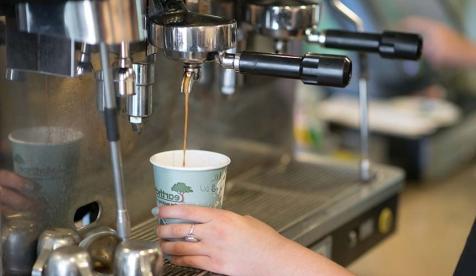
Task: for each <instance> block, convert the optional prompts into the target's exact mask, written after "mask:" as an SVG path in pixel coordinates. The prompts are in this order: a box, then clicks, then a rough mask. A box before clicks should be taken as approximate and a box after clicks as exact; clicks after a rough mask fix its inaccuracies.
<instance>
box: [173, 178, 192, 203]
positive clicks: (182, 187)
mask: <svg viewBox="0 0 476 276" xmlns="http://www.w3.org/2000/svg"><path fill="white" fill-rule="evenodd" d="M172 191H174V192H176V193H178V194H179V195H180V201H179V202H183V201H184V199H185V197H184V195H185V193H193V190H192V187H190V186H187V184H185V183H183V182H178V183H175V184H174V185H173V186H172Z"/></svg>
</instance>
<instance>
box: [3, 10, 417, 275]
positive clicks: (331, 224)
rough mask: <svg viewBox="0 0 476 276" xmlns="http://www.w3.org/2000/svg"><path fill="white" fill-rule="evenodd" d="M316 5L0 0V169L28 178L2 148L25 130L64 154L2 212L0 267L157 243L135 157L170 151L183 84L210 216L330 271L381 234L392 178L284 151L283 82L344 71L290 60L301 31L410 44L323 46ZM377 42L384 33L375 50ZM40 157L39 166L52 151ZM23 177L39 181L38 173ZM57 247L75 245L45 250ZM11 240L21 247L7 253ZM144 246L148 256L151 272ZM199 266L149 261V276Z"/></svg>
mask: <svg viewBox="0 0 476 276" xmlns="http://www.w3.org/2000/svg"><path fill="white" fill-rule="evenodd" d="M276 6H278V7H276ZM281 6H283V7H281ZM309 7H311V8H309ZM319 7H320V4H319V3H318V2H310V1H294V0H292V1H228V0H211V1H206V0H190V1H181V0H153V1H152V0H151V1H139V0H101V1H99V0H97V1H96V0H93V1H91V0H75V1H66V0H51V1H40V0H30V1H27V0H10V1H8V2H6V3H5V4H2V5H1V6H0V13H1V15H2V26H4V27H5V39H4V40H3V39H1V40H0V41H4V42H5V44H4V46H2V47H1V51H2V53H1V56H2V57H3V58H0V61H1V62H0V68H1V70H2V71H3V72H5V73H4V74H5V76H6V77H5V79H1V80H0V82H1V86H0V87H2V90H4V91H2V92H3V93H2V94H1V96H0V162H1V163H0V169H2V170H3V171H9V172H15V173H16V174H19V175H21V176H22V177H25V178H29V175H28V174H27V173H24V174H22V172H31V173H32V174H33V173H35V172H37V171H38V170H36V171H35V170H27V169H28V168H26V169H24V170H23V171H22V170H19V168H24V166H25V165H24V162H23V163H22V160H20V158H17V154H16V153H15V152H18V151H19V150H21V149H22V145H23V144H35V142H31V141H30V140H28V139H33V138H31V137H30V136H28V137H27V138H24V139H25V141H22V138H21V137H22V136H21V135H18V134H17V133H18V131H19V130H20V133H21V130H25V129H31V128H35V129H38V128H40V129H41V128H44V127H48V128H54V129H59V130H60V131H58V132H59V134H58V137H60V138H58V140H59V142H58V144H60V145H63V146H64V145H67V146H66V147H67V148H68V150H69V151H71V152H74V153H73V154H69V155H68V160H70V159H74V160H75V162H71V164H73V165H71V166H74V168H69V169H68V173H67V174H66V175H67V177H64V176H63V177H62V178H59V180H58V179H57V178H55V180H54V181H56V182H51V179H48V181H50V182H48V183H54V185H56V184H58V181H59V182H60V183H61V185H60V186H61V187H62V189H61V190H55V189H50V191H49V192H46V191H45V189H44V188H43V190H42V189H41V188H32V191H30V194H28V193H27V192H24V191H20V192H19V193H20V194H21V195H22V196H23V197H25V198H27V199H29V200H31V201H35V202H36V197H35V196H36V195H43V196H42V200H39V201H41V204H38V205H32V206H35V208H32V209H33V210H23V209H18V208H17V209H15V208H13V207H12V208H10V209H12V210H8V212H6V211H5V212H3V211H2V217H1V219H2V221H1V227H2V247H1V255H2V266H1V273H2V275H26V274H31V272H32V270H33V274H34V275H45V273H46V274H48V271H50V270H49V269H50V268H51V267H55V265H54V261H55V260H59V259H60V257H61V256H73V255H74V256H76V257H75V258H76V259H78V260H82V262H83V263H88V257H85V256H86V255H87V253H90V255H92V253H91V252H92V251H84V250H83V249H85V248H86V249H88V248H90V247H91V246H92V245H91V244H94V243H93V242H92V241H96V239H98V240H101V241H104V238H105V237H107V241H108V242H104V243H103V244H108V245H111V244H114V245H115V246H114V248H115V247H116V245H117V244H119V243H120V245H119V246H117V248H118V250H119V251H120V250H122V251H120V252H128V251H131V250H140V249H141V248H142V249H148V250H149V251H150V250H152V249H151V248H149V247H150V244H143V243H141V241H142V242H145V241H154V240H156V239H157V238H156V236H155V228H156V224H157V221H156V219H155V218H153V217H152V215H151V214H150V210H151V209H152V208H153V207H154V206H155V204H156V203H155V197H154V187H153V186H154V185H153V176H152V170H151V168H150V165H149V164H148V159H149V157H150V156H151V155H153V154H154V153H157V152H160V151H164V150H168V149H176V148H178V147H179V146H180V142H181V141H180V140H181V139H180V138H181V137H182V134H181V127H182V116H183V115H182V114H181V112H179V111H181V102H182V101H183V97H182V96H181V94H183V93H189V94H190V97H191V102H190V114H191V117H190V129H189V137H190V143H191V144H190V146H189V147H190V148H194V149H208V150H213V151H217V152H223V153H225V154H227V155H228V156H230V157H231V159H232V165H231V167H230V169H229V170H230V171H229V176H228V177H229V181H228V183H227V187H226V192H225V202H224V208H225V209H229V210H232V211H235V212H238V213H241V214H250V215H253V216H255V217H256V218H258V219H261V220H263V221H264V222H266V223H268V224H270V225H271V226H272V227H274V228H275V229H277V230H278V231H280V233H282V234H283V235H284V236H286V237H288V238H290V239H293V240H295V241H297V242H299V243H301V244H302V245H304V246H306V247H309V248H311V249H313V250H315V251H316V252H319V253H321V254H324V255H326V256H328V257H329V258H331V259H333V260H335V261H337V262H339V263H341V264H343V265H347V264H349V263H350V262H351V261H353V260H354V259H356V258H357V257H358V256H360V255H361V254H363V253H364V252H366V251H367V250H368V249H370V248H371V247H373V246H374V245H376V244H378V243H379V242H380V241H382V240H383V239H384V238H386V237H387V236H389V235H391V234H392V233H393V231H394V230H395V221H396V213H397V205H398V195H399V192H400V190H401V188H402V185H403V173H402V172H401V171H400V170H399V169H396V168H390V167H386V166H381V165H377V164H376V165H374V166H373V167H372V176H373V177H367V178H365V179H363V178H362V173H361V169H358V167H357V166H355V164H347V163H342V162H337V161H335V160H331V159H329V158H325V157H320V156H314V155H304V154H303V155H295V154H294V151H293V145H294V137H293V98H294V95H293V91H294V90H295V89H296V81H295V80H301V81H302V82H304V83H305V84H308V85H325V86H333V87H344V86H346V85H347V84H348V82H349V80H350V78H351V72H352V63H351V61H350V60H349V59H348V58H347V57H345V56H334V55H320V54H317V53H309V54H305V55H303V54H302V53H301V50H300V49H301V43H302V40H303V39H304V37H306V38H307V39H308V40H309V41H314V39H315V40H316V41H317V42H319V43H323V44H325V43H326V41H327V43H329V41H333V40H334V41H336V42H334V44H332V43H330V44H328V46H329V47H338V48H339V47H340V48H345V47H351V48H352V49H356V50H367V51H373V50H375V49H380V50H381V52H382V55H391V56H395V57H403V58H416V56H417V55H419V51H420V49H421V40H420V39H419V37H417V36H411V35H405V34H394V33H392V34H391V38H392V39H388V38H387V37H386V35H385V34H384V35H383V36H378V35H375V34H373V35H372V34H361V33H351V32H342V33H339V32H335V33H332V35H334V39H331V38H330V37H332V35H331V33H330V32H328V33H326V34H325V35H323V34H318V33H316V27H317V24H318V21H319V12H320V11H319ZM270 11H272V12H276V14H273V13H271V14H270ZM289 12H291V13H290V14H289ZM268 23H269V24H270V25H269V27H270V28H271V29H270V30H269V32H268V30H267V25H266V24H268ZM289 23H292V26H289ZM293 28H294V29H293ZM359 31H361V30H359ZM283 35H284V37H286V38H285V39H284V38H282V36H283ZM270 36H271V37H273V38H276V40H275V41H273V40H270V39H269V37H270ZM361 36H363V38H362V39H360V38H361ZM369 36H371V37H369ZM349 37H350V38H349ZM382 37H383V38H382ZM291 38H292V39H291ZM359 39H360V40H359ZM376 40H378V41H383V42H382V43H381V44H378V46H375V44H373V43H374V42H375V41H376ZM388 41H390V42H388ZM363 44H364V46H362V45H363ZM365 45H367V46H368V47H367V48H365V47H366V46H365ZM72 133H74V134H75V135H72ZM55 135H56V134H54V135H53V138H51V137H49V138H51V139H52V140H55V139H56V138H55V137H56V136H55ZM71 136H74V137H76V138H75V139H74V142H70V141H69V140H68V139H70V140H72V138H71ZM18 137H20V138H18ZM66 140H68V142H65V141H66ZM18 141H20V142H18ZM52 143H53V144H54V142H52ZM18 144H20V145H18ZM69 145H71V146H69ZM73 145H74V146H73ZM58 147H59V146H58ZM73 147H74V150H71V148H73ZM48 150H50V151H51V149H48ZM14 153H15V154H14ZM42 158H44V159H40V162H39V163H41V164H54V163H55V159H57V158H56V157H55V155H51V156H49V158H48V154H46V157H42ZM58 158H60V157H58ZM61 158H66V157H64V156H61ZM60 163H61V162H60ZM63 163H64V162H63ZM22 166H23V167H22ZM51 166H52V165H50V167H51ZM71 166H70V167H71ZM361 167H362V166H361ZM367 167H368V166H367ZM46 171H47V172H51V171H55V170H52V169H51V168H48V170H46ZM111 172H112V173H111ZM31 178H33V179H34V182H38V183H40V186H41V183H42V181H47V180H45V177H43V178H38V180H36V179H35V177H33V176H32V177H31ZM38 183H37V184H38ZM45 183H46V182H45ZM51 185H53V184H51ZM54 185H53V186H54ZM33 186H35V185H33ZM14 190H15V191H19V190H20V189H14ZM144 195H150V196H144ZM2 202H4V200H2ZM37 206H38V207H37ZM2 210H3V209H2ZM58 227H61V228H60V229H62V230H60V229H58ZM104 227H107V229H104ZM65 229H70V230H71V231H69V230H65ZM98 229H99V230H98ZM45 230H46V232H45ZM48 231H50V232H48ZM45 233H46V234H45ZM38 240H39V241H38ZM56 244H61V245H64V244H67V245H68V246H69V245H79V247H81V248H69V249H68V248H63V249H61V251H62V252H60V253H61V254H63V255H61V254H60V253H55V254H53V253H54V252H56V251H57V250H59V249H56V247H55V246H56ZM48 246H49V247H48ZM37 247H38V248H40V249H42V250H37ZM109 247H111V246H109ZM20 248H21V250H22V251H23V252H28V254H23V255H21V254H18V253H17V252H18V250H19V249H20ZM109 249H110V248H109ZM112 251H113V250H112ZM112 251H111V250H109V251H108V252H112ZM45 252H48V253H45ZM85 252H86V253H85ZM116 252H118V251H116ZM41 253H44V254H43V255H42V254H41ZM116 254H117V253H116ZM154 254H155V255H154ZM157 254H158V253H157ZM157 254H156V253H155V252H152V253H151V256H155V257H150V258H149V260H154V262H155V266H154V267H155V268H157V267H158V266H159V263H160V262H159V259H160V258H159V257H157V256H158V255H157ZM38 255H39V256H38ZM119 255H120V254H119ZM41 256H46V257H43V259H42V258H41ZM53 256H54V258H53ZM121 256H122V255H121ZM116 257H117V256H116ZM90 258H92V259H93V261H94V262H92V263H94V264H95V263H97V262H96V261H95V260H96V259H94V256H90ZM69 259H72V258H69ZM121 260H122V259H121ZM40 261H41V262H40ZM50 262H53V263H52V264H50ZM58 262H59V261H58ZM78 262H79V261H78ZM119 262H122V263H124V262H123V261H119ZM99 263H102V262H99ZM45 264H48V266H44V265H45ZM68 265H70V266H73V265H72V264H68ZM160 267H161V268H160V269H162V265H160ZM45 268H47V269H48V270H45ZM94 268H95V269H96V267H94ZM51 269H52V268H51ZM121 269H122V268H121ZM121 269H119V270H116V272H117V271H123V270H121ZM157 269H159V268H157ZM51 271H53V270H51ZM109 272H110V271H109ZM35 273H36V274H35ZM51 273H53V272H51ZM87 273H91V272H87ZM87 273H86V274H87ZM205 273H206V272H202V271H197V270H193V269H188V268H180V267H175V266H172V265H170V264H167V263H166V264H165V266H164V267H163V274H164V275H206V274H205ZM123 275H126V274H123ZM134 275H135V274H134Z"/></svg>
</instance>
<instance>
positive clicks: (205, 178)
mask: <svg viewBox="0 0 476 276" xmlns="http://www.w3.org/2000/svg"><path fill="white" fill-rule="evenodd" d="M182 161H183V151H182V150H175V151H167V152H161V153H157V154H155V155H153V156H152V157H151V158H150V163H152V166H153V169H154V181H155V196H156V200H157V206H159V208H160V206H163V205H177V204H190V205H199V206H204V207H212V208H221V206H222V204H223V194H224V192H225V180H226V170H227V167H228V165H229V164H230V162H231V160H230V158H229V157H227V156H226V155H223V154H220V153H215V152H210V151H201V150H187V154H186V162H185V163H186V166H185V167H183V166H182ZM180 222H182V223H183V222H184V221H181V220H170V219H169V220H166V221H163V223H180Z"/></svg>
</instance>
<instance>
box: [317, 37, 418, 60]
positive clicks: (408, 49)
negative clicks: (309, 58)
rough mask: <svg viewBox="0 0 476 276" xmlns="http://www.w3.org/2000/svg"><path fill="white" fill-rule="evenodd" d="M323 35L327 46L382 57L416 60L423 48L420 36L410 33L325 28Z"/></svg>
mask: <svg viewBox="0 0 476 276" xmlns="http://www.w3.org/2000/svg"><path fill="white" fill-rule="evenodd" d="M324 36H325V42H324V46H325V47H327V48H335V49H345V50H354V51H361V52H373V53H379V54H380V56H382V57H384V58H393V59H407V60H417V59H419V58H420V57H421V51H422V48H423V39H422V38H421V36H420V35H417V34H410V33H399V32H383V33H382V34H378V33H360V32H348V31H341V30H327V31H324Z"/></svg>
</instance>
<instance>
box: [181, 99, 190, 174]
mask: <svg viewBox="0 0 476 276" xmlns="http://www.w3.org/2000/svg"><path fill="white" fill-rule="evenodd" d="M184 94H185V102H184V122H183V161H182V166H183V167H185V165H186V164H185V156H186V154H187V140H188V105H189V104H188V100H189V97H190V93H187V92H185V93H184Z"/></svg>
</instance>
